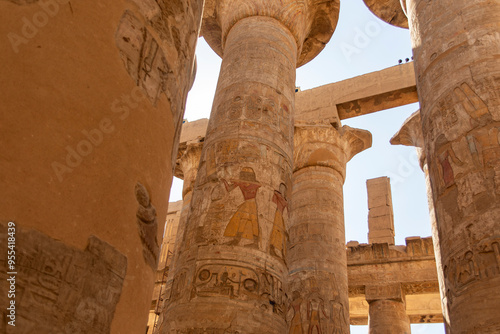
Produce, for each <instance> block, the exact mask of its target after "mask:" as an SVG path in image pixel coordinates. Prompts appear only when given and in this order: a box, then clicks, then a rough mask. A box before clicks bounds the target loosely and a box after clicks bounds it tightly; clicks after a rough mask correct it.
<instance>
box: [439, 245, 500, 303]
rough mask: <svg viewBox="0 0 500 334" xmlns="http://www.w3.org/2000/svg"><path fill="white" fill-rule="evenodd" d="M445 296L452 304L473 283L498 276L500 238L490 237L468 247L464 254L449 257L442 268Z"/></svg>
mask: <svg viewBox="0 0 500 334" xmlns="http://www.w3.org/2000/svg"><path fill="white" fill-rule="evenodd" d="M443 271H444V274H445V280H446V287H447V290H446V296H447V297H448V302H449V304H450V305H451V304H453V299H454V296H455V295H457V294H460V293H461V292H462V291H463V290H465V289H466V288H467V286H468V285H469V284H471V283H473V282H475V281H478V280H482V279H486V278H491V277H494V276H499V275H500V238H499V237H491V238H488V239H485V240H481V241H479V242H477V243H476V244H473V245H472V244H471V245H469V249H467V250H466V251H465V252H463V253H461V254H458V255H455V256H454V257H451V258H450V259H449V260H448V261H446V264H445V265H444V267H443Z"/></svg>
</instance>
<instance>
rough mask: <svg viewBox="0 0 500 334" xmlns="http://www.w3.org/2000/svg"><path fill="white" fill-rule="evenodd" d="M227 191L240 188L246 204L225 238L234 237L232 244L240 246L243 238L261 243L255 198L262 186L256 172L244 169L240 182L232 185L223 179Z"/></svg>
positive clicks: (230, 223)
mask: <svg viewBox="0 0 500 334" xmlns="http://www.w3.org/2000/svg"><path fill="white" fill-rule="evenodd" d="M222 181H223V182H224V185H225V186H226V190H227V191H228V192H229V191H232V190H233V189H235V188H236V187H239V188H240V190H241V193H242V194H243V198H244V199H245V202H243V203H242V204H241V205H240V206H239V207H238V210H237V211H236V212H235V214H234V215H233V217H232V218H231V220H230V221H229V223H228V224H227V226H226V230H225V231H224V236H225V237H234V238H235V239H234V242H232V244H238V243H239V242H240V240H241V239H242V238H244V239H249V240H253V241H254V243H253V244H254V245H255V246H257V245H258V243H259V222H258V220H257V203H256V201H255V197H256V196H257V190H258V189H259V188H260V184H259V183H258V182H257V179H256V178H255V172H254V171H253V169H252V168H250V167H243V168H242V169H241V171H240V178H239V180H231V181H232V183H231V184H228V182H227V181H226V180H224V179H222Z"/></svg>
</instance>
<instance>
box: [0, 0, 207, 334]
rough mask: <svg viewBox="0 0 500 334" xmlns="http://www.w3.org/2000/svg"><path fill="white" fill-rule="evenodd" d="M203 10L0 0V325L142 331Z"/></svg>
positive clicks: (139, 1) (185, 1)
mask: <svg viewBox="0 0 500 334" xmlns="http://www.w3.org/2000/svg"><path fill="white" fill-rule="evenodd" d="M202 9H203V1H202V0H177V1H170V0H168V1H167V0H161V1H160V0H158V1H146V0H134V1H126V0H116V1H112V2H106V3H104V2H88V1H66V0H29V1H26V0H1V1H0V13H2V15H1V16H2V19H1V20H0V36H1V38H0V50H1V52H0V64H2V65H1V66H2V80H1V81H0V101H2V102H1V107H0V109H1V112H0V113H1V118H2V120H1V122H0V123H1V124H0V128H1V130H0V142H1V143H2V147H3V149H2V157H1V158H0V174H1V175H2V176H1V179H2V180H1V181H0V183H1V184H2V185H1V189H2V193H1V195H0V196H1V200H0V254H2V255H0V290H1V291H2V292H4V291H7V289H6V287H7V281H6V277H5V275H6V272H10V271H13V270H6V269H7V263H6V261H5V258H6V257H5V255H6V254H7V245H8V242H7V240H8V234H7V233H8V231H9V232H10V231H13V230H8V225H9V223H11V224H10V225H12V224H14V223H15V233H16V238H15V239H16V246H15V247H16V261H15V266H14V269H15V270H14V271H15V272H17V277H16V289H17V292H18V293H17V294H16V296H15V302H16V314H15V315H16V322H15V327H14V326H13V325H6V323H5V322H4V320H6V319H7V320H8V319H9V318H6V316H7V314H6V313H9V312H10V311H7V306H8V305H9V303H10V300H11V299H10V298H9V297H8V296H7V294H6V293H2V294H0V317H1V319H2V320H0V328H1V329H0V332H3V331H2V329H5V330H6V332H7V333H35V332H36V333H144V332H145V330H146V322H147V317H148V311H149V308H150V305H151V294H152V291H153V285H154V277H155V271H156V263H157V260H158V250H159V241H160V240H158V238H157V237H156V236H157V230H158V225H159V224H161V225H163V222H164V221H165V217H166V214H167V205H168V194H169V189H170V185H171V182H172V170H173V163H172V162H174V163H175V158H176V154H177V144H178V141H179V134H180V128H181V124H182V119H183V113H184V106H185V101H186V96H187V93H188V90H189V87H190V84H191V83H192V79H193V76H194V75H193V62H194V53H195V46H196V42H197V37H198V34H199V30H200V24H201V16H202ZM11 228H12V227H11ZM3 325H6V327H3Z"/></svg>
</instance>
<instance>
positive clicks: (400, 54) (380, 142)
mask: <svg viewBox="0 0 500 334" xmlns="http://www.w3.org/2000/svg"><path fill="white" fill-rule="evenodd" d="M196 54H197V61H198V72H197V75H196V80H195V83H194V86H193V88H192V90H191V92H190V93H189V96H188V101H187V105H186V113H185V117H184V118H186V119H187V120H188V121H194V120H197V119H200V118H208V117H209V116H210V110H211V106H212V100H213V96H214V94H215V87H216V84H217V78H218V73H219V67H220V62H221V60H220V58H219V57H218V56H217V55H216V54H215V53H214V52H213V51H212V50H211V49H210V48H209V47H208V45H207V44H206V43H205V41H204V40H203V38H201V39H200V40H199V41H198V48H197V52H196ZM411 56H412V51H411V43H410V36H409V31H408V30H406V29H401V28H396V27H393V26H390V25H389V24H386V23H384V22H383V21H381V20H379V19H377V18H376V17H375V16H374V15H373V14H372V13H371V12H370V11H369V10H368V9H367V8H366V7H365V5H364V4H363V0H344V1H341V11H340V19H339V24H338V26H337V29H336V31H335V33H334V35H333V37H332V39H331V40H330V42H329V43H328V44H327V46H326V47H325V49H324V50H323V52H322V53H320V54H319V55H318V56H317V57H316V58H315V59H313V60H312V61H311V62H310V63H308V64H306V65H304V66H302V67H301V68H299V69H297V80H296V86H299V87H300V88H301V89H302V90H306V89H310V88H314V87H318V86H321V85H325V84H328V83H332V82H337V81H342V80H345V79H348V78H352V77H355V76H358V75H362V74H366V73H369V72H374V71H378V70H381V69H384V68H387V67H391V66H397V65H398V60H399V59H403V60H404V59H405V58H411ZM418 108H419V106H418V104H412V105H408V106H404V107H399V108H394V109H389V110H385V111H382V112H378V113H375V114H371V115H366V116H362V117H358V118H354V119H349V120H346V121H344V122H343V125H349V126H351V127H356V128H361V129H366V130H369V131H370V132H371V133H372V135H373V145H372V148H370V149H368V150H366V151H364V152H362V153H361V154H358V155H357V156H355V157H354V158H353V159H352V160H351V162H349V164H348V167H347V179H346V182H345V185H344V206H345V209H344V210H345V225H346V241H349V240H357V241H359V242H360V243H366V242H367V240H368V238H367V233H368V204H367V197H366V180H367V179H371V178H376V177H380V176H389V177H391V189H392V196H393V207H394V218H395V231H396V244H398V245H404V244H405V238H406V237H410V236H422V237H427V236H430V235H431V230H430V223H429V216H428V207H427V196H426V189H425V180H424V175H423V172H422V171H421V170H420V167H419V166H418V161H417V159H416V153H415V149H414V148H412V147H405V146H392V145H390V144H389V139H390V138H391V137H392V136H393V135H394V134H395V133H396V132H397V131H398V130H399V128H400V127H401V125H402V124H403V122H404V120H405V119H406V118H407V117H409V116H410V115H411V114H412V113H413V112H414V111H416V110H417V109H418ZM181 192H182V181H181V180H178V179H175V178H174V183H173V186H172V191H171V193H170V201H172V202H173V201H178V200H181V199H182V197H181ZM351 333H352V334H364V333H368V328H367V326H351ZM412 333H414V334H415V333H426V334H427V333H428V334H438V333H439V334H440V333H444V329H443V325H442V324H432V325H412Z"/></svg>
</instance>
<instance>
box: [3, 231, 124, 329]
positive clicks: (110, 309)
mask: <svg viewBox="0 0 500 334" xmlns="http://www.w3.org/2000/svg"><path fill="white" fill-rule="evenodd" d="M0 228H1V229H2V231H7V228H6V226H4V224H2V223H0ZM6 239H7V236H6V234H0V245H2V247H0V248H2V251H4V254H7V252H6V251H5V250H3V247H5V246H6V245H7V240H6ZM16 243H17V244H16V251H17V266H16V267H17V276H16V312H17V314H16V318H17V321H16V326H15V327H11V326H9V327H10V328H9V329H7V331H6V333H19V334H31V333H40V334H49V333H50V334H53V333H56V334H62V333H64V334H66V333H67V334H69V333H99V334H105V333H109V331H110V326H111V321H112V319H113V314H114V312H115V308H116V304H117V303H118V300H119V298H120V295H121V292H122V287H123V282H124V279H125V275H126V271H127V258H126V257H125V256H124V255H123V254H122V253H120V252H118V251H117V250H116V249H114V248H113V247H112V246H111V245H109V244H107V243H106V242H104V241H102V240H100V239H99V238H97V237H95V236H90V237H89V243H88V245H87V248H86V249H85V250H84V251H81V250H78V249H76V248H73V247H70V246H67V245H65V244H64V243H62V242H60V241H57V240H54V239H52V238H50V237H48V236H46V235H44V234H43V233H40V232H38V231H35V230H25V229H23V228H21V227H19V225H18V227H17V233H16ZM4 245H5V246H4ZM7 272H8V270H7V266H6V262H5V261H4V259H3V258H2V259H0V287H1V290H2V291H7V289H4V288H5V285H4V284H6V282H7V281H6V278H7V277H6V273H7ZM6 296H7V294H3V295H2V296H0V305H1V308H2V309H3V310H5V309H6V307H7V305H6V304H5V303H6V302H8V301H7V299H6ZM2 316H3V317H5V315H4V314H2Z"/></svg>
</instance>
